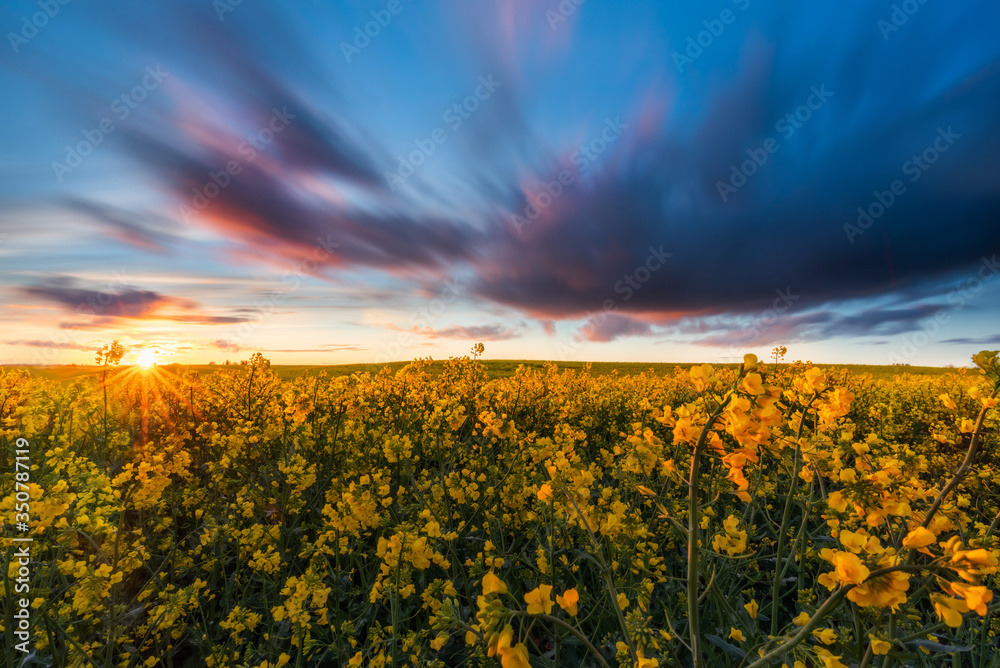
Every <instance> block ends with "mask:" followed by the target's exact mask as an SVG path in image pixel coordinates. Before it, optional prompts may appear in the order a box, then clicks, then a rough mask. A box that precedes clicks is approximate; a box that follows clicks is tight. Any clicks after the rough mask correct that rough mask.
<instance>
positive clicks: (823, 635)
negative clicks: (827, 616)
mask: <svg viewBox="0 0 1000 668" xmlns="http://www.w3.org/2000/svg"><path fill="white" fill-rule="evenodd" d="M813 635H814V636H816V639H817V640H819V641H820V642H821V643H823V644H824V645H832V644H833V643H835V642H837V632H836V631H834V630H833V629H818V630H815V631H813Z"/></svg>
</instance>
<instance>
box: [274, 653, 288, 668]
mask: <svg viewBox="0 0 1000 668" xmlns="http://www.w3.org/2000/svg"><path fill="white" fill-rule="evenodd" d="M291 660H292V657H290V656H288V655H287V654H285V653H284V652H282V653H281V656H279V657H278V663H276V664H275V665H276V666H277V667H278V668H281V667H282V666H284V665H286V664H287V663H288V662H289V661H291Z"/></svg>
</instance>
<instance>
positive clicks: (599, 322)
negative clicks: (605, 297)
mask: <svg viewBox="0 0 1000 668" xmlns="http://www.w3.org/2000/svg"><path fill="white" fill-rule="evenodd" d="M579 334H580V336H582V337H583V338H585V339H586V340H588V341H593V342H602V343H604V342H608V341H614V340H615V339H618V338H621V337H623V336H652V335H653V334H654V332H653V328H652V327H651V326H650V324H649V323H648V322H643V321H642V320H638V319H636V318H633V317H630V316H627V315H622V314H620V313H608V314H604V315H597V316H593V317H591V318H590V319H589V320H588V321H587V322H586V324H584V326H583V327H581V328H580V332H579Z"/></svg>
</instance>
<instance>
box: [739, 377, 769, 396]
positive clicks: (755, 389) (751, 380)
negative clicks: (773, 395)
mask: <svg viewBox="0 0 1000 668" xmlns="http://www.w3.org/2000/svg"><path fill="white" fill-rule="evenodd" d="M740 389H742V390H743V391H744V392H746V393H747V394H764V385H763V381H762V379H761V377H760V374H759V373H748V374H747V375H746V376H744V377H743V382H742V383H741V384H740Z"/></svg>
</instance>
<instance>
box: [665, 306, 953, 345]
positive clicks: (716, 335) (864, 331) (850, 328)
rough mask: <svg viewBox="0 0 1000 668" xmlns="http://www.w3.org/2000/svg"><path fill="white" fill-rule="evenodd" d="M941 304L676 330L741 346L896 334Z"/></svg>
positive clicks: (691, 324) (713, 321)
mask: <svg viewBox="0 0 1000 668" xmlns="http://www.w3.org/2000/svg"><path fill="white" fill-rule="evenodd" d="M942 308H943V307H942V305H940V304H919V305H913V306H910V307H907V308H870V309H866V310H863V311H861V312H859V313H842V312H838V311H833V310H829V309H821V310H814V311H809V312H806V313H797V314H789V315H779V316H777V317H775V318H773V319H772V318H769V317H768V318H761V317H757V318H710V319H705V320H697V319H695V320H693V321H686V322H684V323H683V324H682V325H680V326H679V327H677V328H676V330H675V331H678V332H681V333H684V332H687V333H695V334H696V335H695V337H694V339H693V342H694V343H697V344H699V345H704V346H740V345H750V344H758V345H765V344H771V343H796V342H807V341H823V340H826V339H831V338H859V337H868V336H896V335H899V334H905V333H907V332H912V331H916V330H918V329H920V321H922V320H925V319H926V318H930V317H933V316H934V314H936V313H937V312H939V311H940V310H941V309H942Z"/></svg>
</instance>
